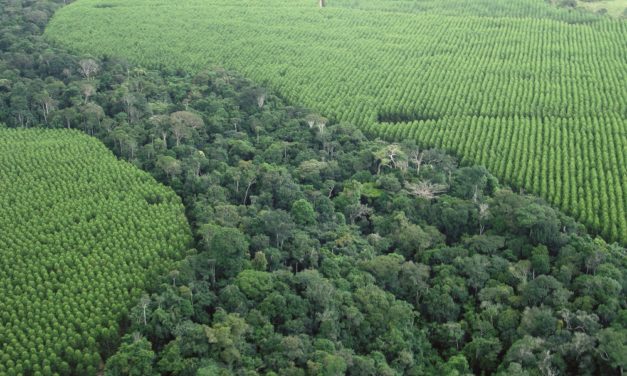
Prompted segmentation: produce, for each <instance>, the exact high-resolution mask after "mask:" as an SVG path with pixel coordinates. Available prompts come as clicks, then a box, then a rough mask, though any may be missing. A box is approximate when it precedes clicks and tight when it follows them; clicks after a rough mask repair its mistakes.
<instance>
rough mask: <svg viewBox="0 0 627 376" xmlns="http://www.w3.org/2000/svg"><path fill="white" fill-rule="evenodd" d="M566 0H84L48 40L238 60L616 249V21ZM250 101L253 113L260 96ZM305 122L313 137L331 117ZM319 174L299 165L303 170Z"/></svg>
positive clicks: (625, 198) (621, 101) (248, 71)
mask: <svg viewBox="0 0 627 376" xmlns="http://www.w3.org/2000/svg"><path fill="white" fill-rule="evenodd" d="M554 2H555V1H554ZM566 3H568V4H570V6H574V5H576V2H575V1H574V0H568V1H561V3H560V4H562V5H564V4H566ZM103 4H107V5H109V4H112V5H115V6H111V7H106V8H103V7H100V5H103ZM570 6H568V7H567V8H560V7H556V6H553V5H551V4H548V3H547V1H543V0H517V1H503V0H479V1H477V0H475V1H472V2H471V3H469V2H468V1H463V0H445V1H435V0H421V1H410V0H395V1H385V2H380V1H374V0H360V1H353V0H334V1H329V4H328V6H326V7H325V8H323V9H319V8H318V7H317V5H316V2H315V1H306V0H293V1H289V3H288V4H285V3H284V2H283V1H280V0H266V1H261V0H238V1H235V2H233V1H231V0H211V1H209V2H207V1H201V0H182V1H176V2H171V1H168V0H158V1H155V0H134V1H133V2H132V6H129V5H128V1H126V0H114V1H112V0H82V1H77V2H75V3H74V4H71V5H69V6H67V7H65V8H63V9H61V10H60V11H59V12H58V14H57V15H56V16H55V17H54V19H53V20H52V22H51V23H50V26H49V27H48V29H47V32H46V36H47V37H48V38H49V40H51V41H54V42H56V43H59V44H61V45H64V46H67V47H69V48H71V49H72V50H74V51H80V52H81V53H91V54H98V55H100V56H103V55H106V56H123V57H125V58H128V59H129V60H131V61H133V62H135V63H137V64H141V65H143V66H149V67H154V68H162V67H163V68H167V69H170V70H176V69H182V70H185V71H187V72H192V73H195V72H198V71H199V70H201V69H205V68H206V67H207V66H210V65H213V64H219V65H222V66H225V67H227V68H229V69H236V70H238V71H239V72H241V73H243V74H245V75H246V76H247V77H250V78H251V79H254V80H256V81H258V82H267V83H268V84H269V85H270V86H271V87H272V88H274V89H275V90H276V91H277V92H278V93H279V94H281V95H282V96H283V97H285V98H287V99H288V100H289V101H290V102H291V103H298V104H302V105H305V106H308V107H310V108H312V109H314V110H316V111H318V112H320V113H322V114H324V115H325V116H327V117H329V118H330V119H332V120H335V121H339V122H341V121H347V122H351V123H353V124H356V125H358V126H359V127H360V128H361V129H362V130H364V131H365V132H366V133H368V134H371V135H375V136H379V137H381V138H385V139H388V140H407V139H409V140H416V141H417V142H418V143H420V144H421V145H423V146H429V147H439V148H443V149H446V150H450V151H453V152H455V153H456V154H458V155H460V156H461V157H462V158H463V161H464V162H467V163H472V164H478V165H484V166H486V167H487V168H488V169H489V170H490V171H491V172H492V173H493V174H494V175H496V176H498V177H499V178H500V179H501V181H503V182H504V183H506V184H511V185H513V186H516V187H518V188H524V189H525V190H526V191H528V192H533V193H535V194H538V195H540V196H542V197H543V198H544V199H546V200H547V201H549V202H551V203H553V204H554V205H556V206H559V207H560V208H561V209H563V210H564V211H565V212H567V213H569V214H571V215H572V216H574V217H575V218H576V219H578V220H579V221H581V222H583V223H585V224H586V225H587V226H588V227H589V228H590V229H591V230H593V231H594V232H595V233H599V234H601V235H602V236H603V237H605V238H606V239H608V240H610V241H614V240H619V241H622V242H623V243H624V244H627V190H625V188H624V187H625V186H626V185H627V181H626V180H625V177H626V176H627V161H626V160H625V158H626V157H625V155H624V150H625V148H626V147H627V138H626V136H625V131H624V130H625V128H626V127H627V123H626V120H625V103H627V89H626V88H627V85H625V84H624V80H623V77H625V75H627V71H626V69H625V64H624V62H623V61H622V60H621V59H620V58H619V57H621V56H624V44H623V41H624V39H625V21H624V20H617V19H611V18H608V17H604V16H600V15H596V14H593V13H590V12H585V11H581V10H579V9H575V10H571V9H570ZM623 7H624V6H623ZM243 10H248V11H243ZM253 10H254V11H253ZM621 10H622V9H621ZM111 29H114V30H116V32H115V33H111V32H110V31H111ZM573 41H577V42H576V43H574V42H573ZM234 51H236V53H234ZM591 57H593V58H591ZM247 96H250V97H252V98H251V99H252V101H251V102H252V103H253V106H261V107H263V106H264V100H263V99H264V98H265V94H264V92H263V91H262V92H257V91H254V90H251V93H250V94H247ZM14 98H15V99H14V100H15V103H16V106H17V107H19V106H22V107H23V106H26V103H24V104H23V105H19V106H18V103H21V102H20V101H21V100H22V97H21V96H19V95H16V96H14ZM22 107H20V108H22ZM306 121H307V123H308V124H309V126H310V127H311V128H312V129H320V130H321V132H324V129H325V125H326V124H327V123H328V121H327V120H326V119H323V118H321V117H320V116H315V115H311V116H309V117H308V118H307V119H306ZM180 136H181V135H179V133H177V136H176V143H177V144H178V143H179V142H180V139H181V137H180ZM182 137H187V135H186V134H182ZM282 149H283V147H282V146H280V145H273V146H272V148H271V150H274V152H276V156H278V157H280V156H281V155H282V154H283V153H281V151H282ZM271 150H269V151H268V152H270V151H271ZM384 160H386V159H385V158H384ZM384 160H382V162H383V161H384ZM388 162H390V163H391V160H390V161H388ZM388 162H386V163H388ZM398 162H403V161H402V160H399V161H398ZM323 163H326V161H325V162H323ZM394 163H396V162H394ZM384 166H385V165H384ZM322 167H323V166H322V165H318V166H315V165H313V164H311V163H305V164H304V165H303V170H302V172H301V173H302V174H310V176H311V174H312V173H313V172H315V171H316V170H318V169H320V168H322ZM469 184H472V186H474V185H476V183H474V182H469ZM472 186H471V187H469V188H472ZM467 193H468V194H472V189H471V190H470V191H468V192H467ZM347 219H350V218H347Z"/></svg>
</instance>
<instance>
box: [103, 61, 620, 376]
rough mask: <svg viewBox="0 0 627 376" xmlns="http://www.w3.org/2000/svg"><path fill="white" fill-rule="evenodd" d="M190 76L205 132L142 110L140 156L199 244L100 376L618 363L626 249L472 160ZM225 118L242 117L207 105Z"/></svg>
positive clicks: (539, 370)
mask: <svg viewBox="0 0 627 376" xmlns="http://www.w3.org/2000/svg"><path fill="white" fill-rule="evenodd" d="M226 81H228V82H229V83H228V84H226V83H225V82H226ZM185 85H186V88H187V90H189V92H190V93H196V96H195V97H196V98H193V99H191V100H190V101H189V102H187V103H186V105H187V106H188V111H190V112H192V113H195V114H197V115H198V116H200V117H201V118H202V119H203V120H204V121H206V122H207V123H206V124H207V126H206V127H204V128H203V127H199V128H197V129H195V130H193V129H191V128H187V131H186V132H183V134H186V136H185V137H183V138H180V140H178V139H179V138H178V137H177V133H176V132H179V131H175V130H173V129H170V130H168V131H165V132H159V133H158V136H155V135H154V133H155V132H158V130H157V128H155V126H154V125H153V126H151V125H150V124H151V122H150V120H147V121H146V122H144V123H143V126H142V127H141V129H143V131H142V132H141V133H140V136H139V140H141V141H140V145H143V147H140V149H141V148H147V149H148V150H150V153H139V154H138V157H137V159H138V162H139V163H141V164H142V166H143V167H144V168H147V169H149V170H151V171H152V172H153V173H154V174H155V175H156V176H160V177H161V178H162V179H164V181H169V182H170V184H172V186H175V187H178V188H177V191H178V192H179V194H181V195H182V196H183V197H185V200H186V203H187V207H188V214H189V217H190V218H191V220H192V222H193V223H194V229H195V234H196V238H197V240H198V242H197V245H196V251H195V252H193V253H191V254H190V255H189V256H188V257H187V259H186V260H185V261H183V262H182V263H180V265H179V266H178V267H177V268H176V269H174V270H172V271H171V272H170V273H169V274H168V275H167V276H166V277H165V278H164V281H163V284H162V286H161V288H160V289H158V290H157V291H154V292H153V293H152V294H149V295H146V296H144V297H143V298H142V299H141V301H140V302H139V303H138V305H137V306H136V307H135V309H134V310H132V312H131V315H130V316H131V318H133V327H132V328H131V330H132V331H135V332H136V333H135V334H134V335H128V336H127V337H126V339H125V340H124V343H123V345H122V347H121V348H120V350H119V352H118V353H117V354H116V355H114V356H113V357H111V358H110V359H109V361H108V362H107V371H108V372H109V374H110V375H119V374H126V373H127V372H129V370H132V372H134V373H135V374H142V375H150V374H153V373H159V374H168V375H196V374H197V375H257V374H267V375H275V374H280V375H343V374H348V375H360V376H361V375H418V374H469V373H475V374H480V373H486V374H491V373H495V372H498V373H500V374H502V375H512V374H520V375H524V374H529V375H546V374H557V373H559V374H617V373H618V372H619V368H620V367H621V366H623V365H624V364H625V358H624V353H625V350H626V347H625V341H626V340H627V331H626V330H625V324H626V322H625V319H626V318H627V311H626V310H625V308H626V307H625V295H624V290H623V286H624V285H625V282H626V281H627V280H626V278H625V273H624V271H625V268H626V266H627V265H626V260H625V250H624V249H623V248H620V247H618V246H608V245H607V244H605V243H604V242H603V241H602V240H600V239H596V240H592V239H590V238H589V237H588V236H587V235H585V234H584V232H583V228H582V227H581V226H580V225H577V224H576V223H575V221H574V220H572V219H570V218H568V217H566V216H564V215H562V214H560V213H559V212H557V211H555V210H554V209H552V208H550V207H549V206H547V205H546V204H543V203H542V202H541V201H539V200H538V199H536V198H533V197H529V196H523V195H518V194H515V193H512V192H511V191H509V190H507V189H499V187H498V183H497V181H496V179H495V178H494V177H492V176H491V175H490V174H489V173H488V172H487V171H486V170H485V168H483V167H463V168H458V167H457V164H456V161H455V160H454V159H453V158H451V157H450V156H447V155H446V154H443V153H442V152H440V151H437V150H421V149H419V148H418V147H417V146H416V145H415V144H412V143H407V144H388V143H383V142H379V141H368V140H366V139H365V138H364V137H363V136H362V134H361V132H360V131H359V130H357V129H355V128H353V127H351V126H348V125H326V126H323V125H322V124H321V123H316V122H315V120H314V119H312V118H311V117H310V116H308V115H306V114H304V113H301V112H300V111H297V110H295V109H293V108H290V107H285V106H283V105H281V103H280V102H279V101H278V100H276V99H275V98H273V97H272V96H271V95H267V96H266V98H265V101H264V103H263V104H260V102H258V101H257V94H256V93H257V92H258V89H256V88H255V87H251V86H249V85H248V84H246V83H245V82H241V81H239V80H238V79H237V78H235V77H230V76H225V75H223V74H216V73H212V74H200V75H198V76H196V77H194V78H193V79H192V80H191V82H190V81H186V84H185ZM187 85H188V86H187ZM233 89H235V90H233ZM167 90H168V88H167V87H166V86H164V87H162V89H161V90H157V92H159V93H160V95H161V98H163V95H164V94H163V93H169V95H172V94H173V93H172V92H171V91H167ZM170 98H172V97H170ZM148 100H149V99H148ZM173 102H174V103H173V104H172V105H171V107H169V109H168V110H167V111H166V113H167V114H169V115H167V116H168V117H169V119H168V118H167V117H166V118H164V119H163V121H164V122H170V124H171V126H174V124H175V122H174V119H173V116H180V115H178V114H180V109H179V108H177V105H176V104H175V100H173ZM226 113H228V114H229V115H230V117H231V119H236V121H233V120H231V121H225V120H224V119H223V118H222V117H218V118H216V117H215V115H216V114H226ZM163 116H166V115H163ZM152 123H154V124H160V123H161V121H156V122H155V119H153V122H152ZM153 139H154V141H153ZM164 140H165V142H164ZM153 150H154V151H153ZM153 153H154V154H153ZM160 155H166V156H167V157H162V156H160ZM162 158H168V160H169V163H168V164H162V165H159V164H158V163H159V161H161V160H162ZM155 160H156V161H157V165H155V166H154V167H151V166H152V165H153V161H155ZM175 166H176V167H175Z"/></svg>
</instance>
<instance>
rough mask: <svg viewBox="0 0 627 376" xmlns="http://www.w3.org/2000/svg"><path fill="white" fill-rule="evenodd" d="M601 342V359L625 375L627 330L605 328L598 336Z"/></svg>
mask: <svg viewBox="0 0 627 376" xmlns="http://www.w3.org/2000/svg"><path fill="white" fill-rule="evenodd" d="M596 338H597V340H598V341H599V346H598V352H599V356H600V357H601V359H603V360H604V361H606V362H607V363H608V364H609V365H610V366H611V367H612V368H614V369H618V370H619V371H620V374H621V375H622V374H623V371H624V370H625V368H627V330H626V329H625V328H620V327H617V328H605V329H603V330H601V331H600V332H599V333H598V334H597V335H596Z"/></svg>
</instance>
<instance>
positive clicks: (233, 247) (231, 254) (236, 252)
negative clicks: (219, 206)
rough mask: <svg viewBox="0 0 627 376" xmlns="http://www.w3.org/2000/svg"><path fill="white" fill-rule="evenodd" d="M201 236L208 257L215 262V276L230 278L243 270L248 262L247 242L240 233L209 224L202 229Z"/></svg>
mask: <svg viewBox="0 0 627 376" xmlns="http://www.w3.org/2000/svg"><path fill="white" fill-rule="evenodd" d="M202 235H203V238H204V241H205V243H206V244H207V248H208V250H209V255H210V257H211V258H212V259H214V260H215V273H217V275H219V276H223V277H224V278H232V277H235V276H236V275H237V274H239V272H240V271H242V270H243V269H244V265H245V263H246V262H247V261H248V241H247V240H246V236H245V235H244V234H242V232H241V231H239V230H238V229H235V228H229V227H221V226H216V225H212V224H210V225H205V226H203V227H202Z"/></svg>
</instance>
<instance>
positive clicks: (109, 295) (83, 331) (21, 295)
mask: <svg viewBox="0 0 627 376" xmlns="http://www.w3.org/2000/svg"><path fill="white" fill-rule="evenodd" d="M0 207H2V210H1V211H0V234H2V236H0V253H1V254H2V257H1V258H0V284H1V285H2V286H3V287H2V291H1V292H0V300H1V301H2V302H3V303H2V304H1V305H0V320H1V322H2V325H1V326H0V334H1V336H2V338H3V346H0V373H1V374H4V373H5V372H6V370H8V369H9V368H11V364H13V365H19V367H20V369H21V371H19V372H18V373H23V374H37V373H38V372H43V373H46V374H52V373H60V374H68V372H67V369H68V368H70V367H71V368H73V369H76V370H83V371H82V372H83V373H84V374H86V375H95V370H97V369H98V368H99V367H100V355H99V353H101V354H103V355H104V354H106V353H107V352H109V351H111V348H110V346H112V345H114V344H115V342H116V340H117V337H118V330H119V327H118V320H119V318H120V317H121V316H122V315H124V314H126V313H127V311H128V309H129V308H130V306H131V305H132V304H134V302H135V300H136V299H137V298H138V297H139V294H140V292H141V290H142V289H143V288H144V287H146V286H148V285H149V284H150V283H151V282H154V280H155V276H156V275H158V274H161V273H163V272H165V271H166V270H168V268H170V266H171V265H172V263H173V260H176V259H180V258H182V256H183V252H182V251H183V250H184V249H185V247H186V246H187V245H188V244H189V242H190V233H189V227H188V225H187V221H186V218H185V216H184V215H183V206H182V204H181V200H180V199H179V198H178V196H176V194H174V192H173V191H171V190H170V189H167V188H166V187H164V186H161V185H158V184H156V182H155V181H154V180H153V179H152V178H151V177H150V176H149V175H148V174H146V173H145V172H142V171H139V170H138V169H136V168H135V167H134V166H132V165H130V164H128V163H126V162H120V161H117V160H116V158H115V157H114V156H113V155H112V154H111V153H110V152H109V151H108V150H107V149H106V148H105V147H104V145H102V144H101V143H100V142H99V141H98V140H96V139H94V138H91V137H88V136H86V135H83V134H81V133H80V132H77V131H63V130H43V129H38V130H15V129H0ZM144 345H147V346H148V348H150V343H148V342H147V341H146V340H145V339H144V340H143V342H142V343H141V344H132V345H128V346H131V347H133V348H134V349H130V348H129V352H135V351H139V352H140V353H141V351H143V350H141V351H140V349H139V347H141V348H143V347H144ZM124 346H126V345H124ZM124 351H126V350H124ZM129 356H131V355H129ZM133 356H134V355H133ZM137 356H140V357H143V356H144V354H143V353H141V354H137ZM152 356H154V354H153V355H152ZM113 362H114V363H115V364H117V365H116V366H114V367H113V368H112V369H115V370H120V369H124V367H125V366H124V364H127V363H133V362H134V361H131V360H124V359H122V355H120V356H118V358H117V360H114V361H113ZM112 364H113V363H112ZM138 367H139V366H138ZM148 369H149V368H143V366H142V367H141V368H137V370H136V371H135V372H131V371H129V372H126V371H125V372H122V373H120V372H121V371H120V372H118V371H112V372H113V373H111V374H112V375H117V374H135V375H146V374H147V373H145V372H144V371H146V370H148ZM116 372H117V373H116Z"/></svg>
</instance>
